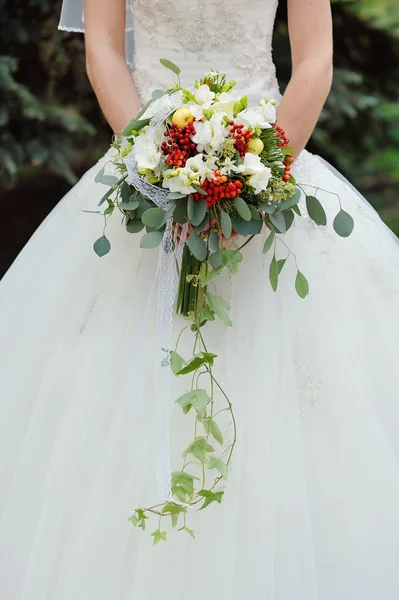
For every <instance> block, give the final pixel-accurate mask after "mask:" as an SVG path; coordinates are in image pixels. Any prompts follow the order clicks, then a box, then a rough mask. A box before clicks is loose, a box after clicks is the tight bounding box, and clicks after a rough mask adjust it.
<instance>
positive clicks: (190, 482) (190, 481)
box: [172, 471, 199, 496]
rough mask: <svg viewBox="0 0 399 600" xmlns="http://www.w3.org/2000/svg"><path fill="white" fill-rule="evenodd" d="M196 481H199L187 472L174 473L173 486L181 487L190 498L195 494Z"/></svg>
mask: <svg viewBox="0 0 399 600" xmlns="http://www.w3.org/2000/svg"><path fill="white" fill-rule="evenodd" d="M194 479H196V480H197V481H199V478H198V477H195V476H194V475H190V473H186V472H185V471H173V473H172V486H180V487H181V488H182V489H183V490H184V491H185V492H186V493H187V494H188V495H189V496H191V495H192V494H193V493H194Z"/></svg>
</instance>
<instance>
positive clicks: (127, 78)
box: [84, 0, 141, 132]
mask: <svg viewBox="0 0 399 600" xmlns="http://www.w3.org/2000/svg"><path fill="white" fill-rule="evenodd" d="M84 10H85V46H86V69H87V74H88V77H89V80H90V83H91V85H92V87H93V90H94V92H95V94H96V96H97V99H98V102H99V104H100V106H101V109H102V111H103V113H104V115H105V118H106V119H107V121H108V123H109V124H110V126H111V127H112V129H113V131H114V132H118V131H121V130H122V129H123V128H124V127H125V126H126V124H127V123H128V122H129V121H130V119H132V118H133V117H134V116H135V115H136V114H137V113H138V112H139V110H140V106H141V101H140V99H139V97H138V94H137V91H136V89H135V87H134V84H133V81H132V78H131V75H130V72H129V69H128V67H127V65H126V57H125V26H126V0H85V6H84Z"/></svg>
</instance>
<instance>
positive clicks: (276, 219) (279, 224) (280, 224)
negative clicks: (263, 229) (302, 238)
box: [270, 212, 287, 233]
mask: <svg viewBox="0 0 399 600" xmlns="http://www.w3.org/2000/svg"><path fill="white" fill-rule="evenodd" d="M270 221H271V222H272V223H273V225H274V227H275V228H276V229H277V231H278V232H279V233H285V232H286V231H287V226H286V224H285V219H284V215H283V214H282V213H281V212H280V213H277V214H276V215H270Z"/></svg>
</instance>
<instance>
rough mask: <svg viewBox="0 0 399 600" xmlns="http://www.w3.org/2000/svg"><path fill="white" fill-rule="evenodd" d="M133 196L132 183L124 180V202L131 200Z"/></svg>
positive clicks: (122, 195) (122, 191)
mask: <svg viewBox="0 0 399 600" xmlns="http://www.w3.org/2000/svg"><path fill="white" fill-rule="evenodd" d="M131 196H132V189H131V187H130V185H129V184H128V183H126V181H124V182H123V183H122V186H121V198H122V202H129V201H130V198H131Z"/></svg>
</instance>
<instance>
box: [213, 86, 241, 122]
mask: <svg viewBox="0 0 399 600" xmlns="http://www.w3.org/2000/svg"><path fill="white" fill-rule="evenodd" d="M239 99H240V96H237V95H236V94H234V93H233V92H221V93H220V94H219V96H218V98H217V99H216V101H215V102H214V104H213V105H212V108H213V109H214V110H215V111H216V112H219V113H224V114H226V115H227V116H228V118H229V119H232V118H233V116H234V104H235V103H236V102H237V100H239Z"/></svg>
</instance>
